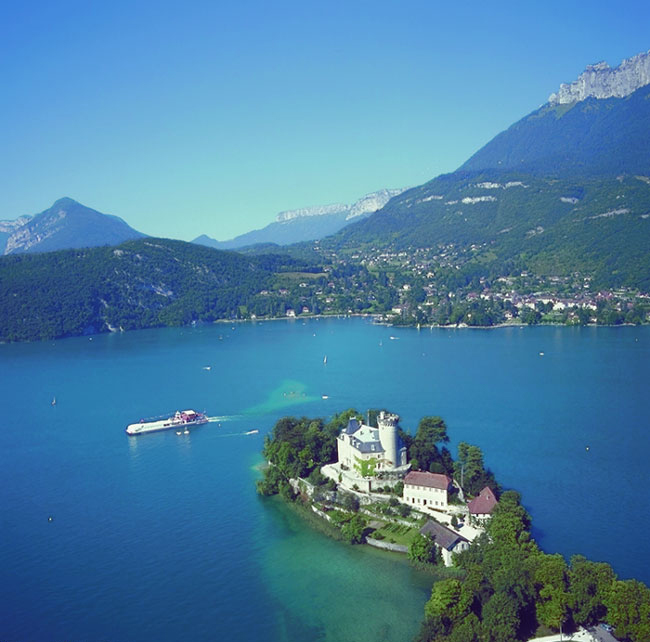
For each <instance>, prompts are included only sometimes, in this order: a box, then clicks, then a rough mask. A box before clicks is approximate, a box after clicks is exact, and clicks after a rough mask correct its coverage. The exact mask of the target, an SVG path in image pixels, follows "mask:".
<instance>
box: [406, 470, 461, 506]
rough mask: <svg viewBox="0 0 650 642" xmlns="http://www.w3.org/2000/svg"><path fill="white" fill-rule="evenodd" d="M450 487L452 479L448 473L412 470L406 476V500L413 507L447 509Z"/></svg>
mask: <svg viewBox="0 0 650 642" xmlns="http://www.w3.org/2000/svg"><path fill="white" fill-rule="evenodd" d="M450 487H451V479H449V477H447V475H440V474H439V473H426V472H416V471H411V472H410V473H409V474H408V475H407V476H406V477H405V478H404V493H403V498H404V502H405V503H407V504H409V505H410V506H411V507H413V508H425V507H428V508H437V509H438V510H446V509H447V508H448V506H449V504H448V500H449V488H450Z"/></svg>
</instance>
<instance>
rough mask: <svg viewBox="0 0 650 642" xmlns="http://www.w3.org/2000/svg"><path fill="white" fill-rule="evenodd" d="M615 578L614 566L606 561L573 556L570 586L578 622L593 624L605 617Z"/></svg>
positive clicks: (574, 613)
mask: <svg viewBox="0 0 650 642" xmlns="http://www.w3.org/2000/svg"><path fill="white" fill-rule="evenodd" d="M615 579H616V575H615V574H614V571H613V570H612V567H611V566H610V565H609V564H606V563H605V562H592V561H590V560H588V559H586V558H585V557H583V556H582V555H574V556H573V557H572V558H571V562H570V570H569V587H570V591H571V595H572V596H573V600H574V605H573V618H574V620H575V623H576V624H579V625H583V626H591V625H593V624H596V623H597V622H600V621H601V620H603V619H605V616H606V614H607V606H606V605H605V602H606V600H607V598H608V595H609V590H610V588H611V586H612V583H613V582H614V580H615Z"/></svg>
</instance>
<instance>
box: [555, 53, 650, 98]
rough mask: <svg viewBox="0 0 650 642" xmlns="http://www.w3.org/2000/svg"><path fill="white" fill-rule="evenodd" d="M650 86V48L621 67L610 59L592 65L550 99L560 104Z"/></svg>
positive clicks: (625, 93)
mask: <svg viewBox="0 0 650 642" xmlns="http://www.w3.org/2000/svg"><path fill="white" fill-rule="evenodd" d="M646 85H650V51H647V52H645V53H640V54H637V55H636V56H632V58H626V59H625V60H624V61H623V62H622V63H621V64H620V65H619V66H618V67H610V66H609V65H608V64H607V63H606V62H598V63H596V64H595V65H588V66H587V68H586V69H585V70H584V71H583V72H582V73H581V74H580V75H579V76H578V78H577V79H576V80H574V81H573V82H572V83H570V84H562V85H560V89H559V90H558V91H557V93H555V94H551V95H550V96H549V99H548V102H549V103H551V105H558V104H563V103H574V102H578V101H580V100H585V98H612V97H615V98H623V97H625V96H629V95H630V94H631V93H632V92H635V91H636V90H637V89H640V88H641V87H645V86H646Z"/></svg>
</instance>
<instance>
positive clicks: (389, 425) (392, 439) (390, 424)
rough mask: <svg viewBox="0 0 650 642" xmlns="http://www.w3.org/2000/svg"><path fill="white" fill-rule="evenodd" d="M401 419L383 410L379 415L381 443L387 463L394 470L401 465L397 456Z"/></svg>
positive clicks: (378, 426)
mask: <svg viewBox="0 0 650 642" xmlns="http://www.w3.org/2000/svg"><path fill="white" fill-rule="evenodd" d="M398 421H399V417H398V416H397V415H391V414H388V413H387V412H384V411H383V410H382V411H381V412H380V413H379V415H377V428H378V429H379V441H380V442H381V446H382V448H383V449H384V453H385V458H386V463H387V464H388V465H389V466H392V467H393V468H397V467H398V466H399V465H400V461H399V460H398V458H397V456H398V453H397V450H398V449H397V446H398V437H397V422H398Z"/></svg>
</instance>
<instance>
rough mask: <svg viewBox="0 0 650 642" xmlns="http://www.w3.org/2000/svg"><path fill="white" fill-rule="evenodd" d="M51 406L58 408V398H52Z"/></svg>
mask: <svg viewBox="0 0 650 642" xmlns="http://www.w3.org/2000/svg"><path fill="white" fill-rule="evenodd" d="M50 406H56V397H52V401H51V403H50Z"/></svg>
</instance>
